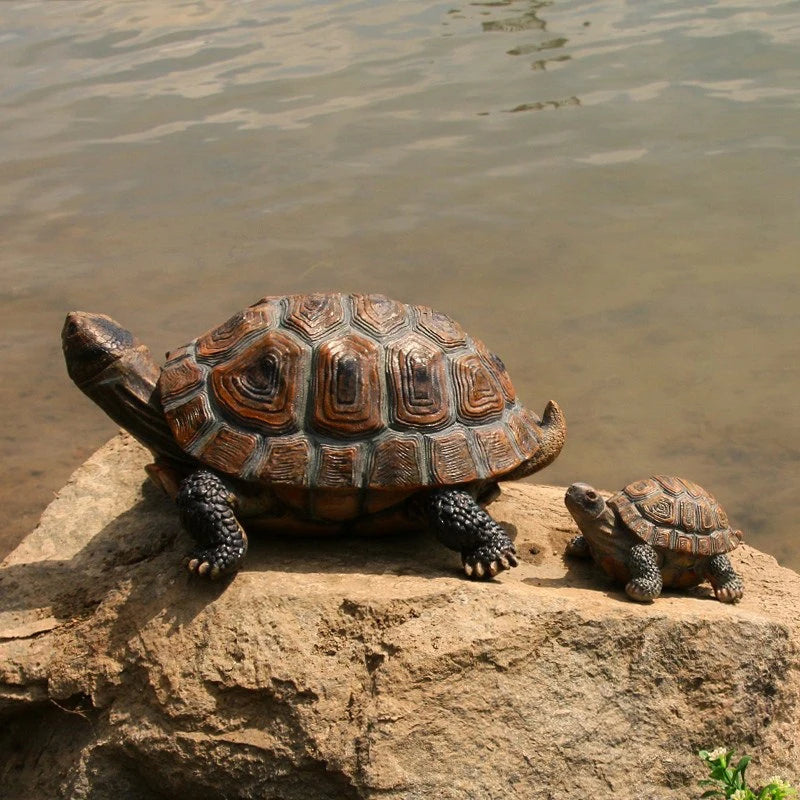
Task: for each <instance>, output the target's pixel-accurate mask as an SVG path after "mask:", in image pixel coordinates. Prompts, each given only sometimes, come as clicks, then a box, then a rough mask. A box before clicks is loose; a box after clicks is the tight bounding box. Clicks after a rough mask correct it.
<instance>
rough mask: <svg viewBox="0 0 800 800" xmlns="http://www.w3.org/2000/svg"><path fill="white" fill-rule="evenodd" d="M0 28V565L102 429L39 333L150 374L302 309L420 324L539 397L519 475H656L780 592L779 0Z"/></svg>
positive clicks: (788, 235) (794, 73) (13, 11)
mask: <svg viewBox="0 0 800 800" xmlns="http://www.w3.org/2000/svg"><path fill="white" fill-rule="evenodd" d="M2 17H3V23H4V24H3V32H2V34H0V39H1V40H2V48H1V49H0V67H1V68H2V74H3V76H4V80H3V82H2V83H0V103H2V115H0V204H1V205H2V218H1V219H2V221H1V222H0V224H2V233H3V243H4V247H3V252H2V272H1V273H0V274H2V284H1V285H0V303H2V311H3V320H4V330H3V333H4V345H5V347H4V358H3V361H2V370H3V381H2V383H0V402H2V405H3V408H4V409H5V416H6V425H5V427H4V430H3V433H2V442H3V449H2V453H3V465H4V476H3V478H4V479H3V481H2V482H0V499H2V502H3V507H4V508H5V509H6V514H5V517H4V519H5V522H6V524H5V528H4V531H3V535H2V542H3V544H4V549H8V547H10V546H11V545H12V544H13V542H14V541H16V540H17V539H18V538H19V537H20V536H21V535H22V534H23V533H24V532H25V531H26V530H27V529H29V528H30V527H31V525H32V524H34V522H35V519H36V517H37V515H38V513H39V511H40V510H41V508H42V507H43V506H44V505H45V504H46V502H47V501H48V499H49V498H50V497H51V495H52V492H53V491H54V490H56V489H57V488H58V487H59V486H60V485H61V484H62V483H63V482H64V480H65V479H66V477H67V476H68V474H69V472H70V471H71V470H72V469H73V468H74V467H75V466H77V465H78V464H79V463H80V462H81V460H82V459H83V458H84V457H85V456H86V455H88V453H89V452H90V451H91V450H93V449H94V448H95V447H96V446H98V445H99V444H100V443H101V442H102V441H103V440H104V439H105V438H107V437H108V436H109V435H111V434H112V433H113V431H114V427H113V425H112V424H111V423H110V422H108V421H107V420H106V419H105V417H104V416H103V415H102V413H101V412H99V411H98V410H95V408H94V407H93V406H92V405H91V404H90V403H89V402H88V401H87V400H85V398H83V397H82V396H81V395H80V394H79V393H78V391H77V390H76V389H75V388H74V387H72V386H71V384H70V383H69V381H68V379H67V377H66V374H65V371H64V368H63V365H62V363H61V356H60V345H59V339H58V334H59V330H60V326H61V322H62V320H63V316H64V314H65V312H66V311H67V310H70V309H73V308H80V309H87V310H98V311H105V312H106V313H110V314H112V315H113V316H115V317H117V318H118V319H119V320H120V321H121V322H122V323H124V324H126V325H128V326H130V327H132V328H133V329H134V330H135V331H136V333H137V334H138V335H139V336H140V337H141V338H142V339H143V340H144V341H146V342H148V343H149V344H150V345H151V347H152V348H153V349H154V351H155V352H163V351H164V350H166V349H168V348H171V347H174V346H176V345H178V344H180V343H182V342H184V341H186V340H187V339H189V338H191V337H193V336H194V335H196V334H198V333H199V332H201V331H203V330H205V329H206V328H208V327H210V326H212V325H214V324H216V323H218V322H220V321H222V320H223V319H225V318H227V317H228V316H229V315H230V314H231V313H232V312H234V311H236V310H237V309H238V308H240V307H242V306H244V305H246V304H248V303H251V302H253V301H254V300H255V299H257V298H258V297H261V296H263V295H264V294H268V293H269V294H272V293H281V292H296V291H307V290H314V289H321V290H340V291H377V292H384V293H386V294H389V295H391V296H395V297H397V298H399V299H402V300H404V301H408V302H421V303H426V304H429V305H433V306H434V307H437V308H441V309H442V310H444V311H447V312H449V313H451V314H452V315H453V316H455V317H456V318H457V319H458V320H459V321H461V322H462V324H463V325H464V326H465V327H466V328H467V329H468V330H470V331H471V332H474V333H475V335H477V336H480V337H481V338H483V339H484V340H485V341H487V343H489V345H490V346H491V347H492V348H493V349H494V350H496V351H497V352H499V353H501V354H502V356H503V359H504V361H505V362H506V363H507V364H508V366H509V369H510V372H511V374H512V376H513V377H514V380H515V384H516V387H517V391H518V393H519V394H520V395H521V396H522V397H523V398H525V399H526V401H527V402H528V403H529V404H530V405H531V406H532V407H534V408H535V409H537V410H541V408H542V407H543V405H544V403H545V401H546V400H547V399H548V398H550V397H554V398H556V399H557V400H558V401H559V402H560V403H561V404H562V406H563V407H564V408H565V410H566V413H567V416H568V420H569V424H570V437H569V441H568V444H567V447H566V448H565V450H564V452H563V453H562V455H561V457H560V458H559V460H558V461H557V462H556V463H555V464H554V465H553V466H552V467H550V468H549V469H548V470H547V471H546V472H545V473H543V475H542V476H539V477H540V478H541V479H543V480H546V481H548V482H553V483H567V482H570V481H572V480H574V479H583V480H587V481H590V482H592V483H595V484H600V485H604V486H606V487H609V488H616V487H618V486H621V485H622V484H623V483H625V482H626V481H628V480H631V479H634V478H637V477H641V476H642V475H644V474H647V473H649V472H651V471H655V470H658V471H663V472H674V473H678V474H684V475H686V476H688V477H691V478H693V479H694V480H697V481H698V482H700V483H702V484H703V485H705V486H707V487H708V488H710V489H711V490H712V491H714V492H715V493H716V494H717V495H718V496H719V497H720V499H721V500H722V501H723V503H724V504H725V505H726V507H727V508H728V511H729V513H730V514H731V516H732V517H734V519H735V521H737V522H738V523H739V524H740V525H741V526H742V527H744V528H745V530H746V531H747V532H748V534H749V539H750V541H752V542H753V543H755V544H756V545H757V546H759V547H761V548H763V549H766V550H769V551H771V552H773V553H775V554H776V555H777V556H778V557H779V558H780V559H781V560H782V561H783V562H784V563H787V564H790V565H793V566H794V567H795V568H798V567H800V548H798V546H797V544H796V542H795V537H796V536H797V535H798V526H797V522H796V514H795V513H794V509H793V504H792V503H791V502H790V498H791V497H792V496H793V490H794V487H795V486H797V484H798V462H800V422H798V420H799V419H800V415H798V413H797V412H798V401H797V399H796V398H797V397H798V391H799V390H800V375H799V374H798V366H797V365H798V342H800V311H799V309H798V300H797V297H798V289H800V272H799V271H798V269H797V249H796V226H797V219H798V211H800V207H799V206H800V204H799V203H798V192H797V186H798V183H799V182H798V178H799V177H800V174H799V173H800V156H799V153H798V150H799V146H798V142H799V141H800V136H798V134H799V133H800V131H798V122H797V120H798V118H799V117H798V104H799V96H800V69H799V68H798V62H797V56H796V54H797V48H798V44H800V5H798V3H796V2H778V1H777V0H774V1H772V2H770V1H769V0H765V1H764V2H758V3H756V2H754V1H753V0H725V2H721V0H720V2H716V3H714V2H712V3H703V4H698V3H690V2H670V3H666V2H656V3H647V4H634V3H625V2H622V0H607V1H606V2H602V1H601V2H596V1H594V2H588V0H587V1H585V2H579V1H577V0H576V1H575V2H554V3H552V4H545V3H538V2H537V3H531V2H523V1H521V0H500V1H499V2H485V3H459V2H456V3H455V4H454V3H452V2H447V3H437V2H433V3H431V2H422V1H421V0H420V1H419V2H417V0H404V2H402V3H398V2H388V0H372V1H371V2H369V3H366V2H363V1H362V2H355V1H350V2H348V1H346V0H329V1H328V2H302V3H301V2H277V3H269V4H261V3H255V2H230V3H204V2H185V3H168V4H165V3H160V2H156V0H134V1H132V2H128V3H124V4H123V3H119V4H109V3H104V2H99V0H98V1H95V0H85V1H81V2H73V3H69V4H64V3H48V2H44V0H37V1H35V2H6V3H3V4H2ZM523 111H525V112H536V113H518V112H523ZM509 112H515V113H509ZM540 112H541V113H540Z"/></svg>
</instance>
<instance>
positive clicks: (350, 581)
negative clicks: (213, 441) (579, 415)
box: [0, 435, 800, 800]
mask: <svg viewBox="0 0 800 800" xmlns="http://www.w3.org/2000/svg"><path fill="white" fill-rule="evenodd" d="M147 460H148V457H147V453H146V452H145V451H144V450H143V449H142V448H140V447H139V445H137V444H136V443H135V442H134V441H133V440H132V439H130V438H128V437H126V436H122V435H121V436H119V437H117V438H115V439H114V440H112V441H111V442H109V443H108V444H107V445H106V446H105V447H103V448H102V449H101V450H99V451H98V452H97V453H96V454H95V455H94V456H92V457H91V458H90V459H89V460H88V461H87V462H86V463H85V464H84V465H83V466H82V467H81V468H80V469H79V470H78V471H77V472H76V473H75V474H74V475H73V477H72V478H71V480H70V481H69V483H68V484H67V485H66V486H65V487H64V488H63V489H62V491H61V492H60V493H59V495H58V497H57V498H56V499H55V500H54V501H53V502H52V503H51V505H50V506H49V508H48V509H47V510H46V511H45V513H44V515H43V516H42V520H41V523H40V524H39V526H38V527H37V528H36V530H35V531H33V532H32V533H31V534H30V535H29V536H28V537H27V539H25V541H24V542H23V543H22V544H21V545H20V547H19V548H18V549H17V550H16V551H15V552H14V553H12V554H11V556H9V558H8V559H7V560H6V561H5V562H4V563H3V569H2V571H0V715H1V716H2V725H1V726H0V748H1V749H2V752H3V754H4V759H3V760H4V762H5V766H4V768H3V769H4V772H3V777H2V780H3V787H4V792H3V796H4V797H5V798H6V799H7V800H16V799H19V800H22V798H30V797H48V798H50V797H53V798H56V797H62V798H96V799H101V798H102V799H105V798H109V799H112V798H113V800H133V799H134V798H160V797H163V798H191V800H195V799H196V798H198V797H202V798H239V797H244V798H256V797H257V798H286V799H287V800H289V799H293V798H313V799H314V800H319V798H337V799H338V798H377V797H381V798H392V799H394V798H396V799H397V800H400V798H403V799H406V798H429V797H430V798H434V797H435V798H466V797H469V798H503V800H506V798H526V800H527V799H528V798H532V797H549V798H576V797H612V796H613V797H620V798H627V797H630V798H634V797H636V798H639V797H642V798H645V797H646V798H656V799H658V798H675V800H677V799H678V798H680V799H681V800H685V798H686V797H687V796H693V795H694V792H695V787H696V780H697V779H698V778H699V777H703V775H702V772H703V769H702V765H701V764H700V762H699V760H698V759H697V757H696V755H695V753H696V751H697V750H698V749H700V748H702V747H714V746H718V745H722V744H725V745H728V746H730V747H735V748H737V750H738V751H739V752H745V751H746V752H750V753H752V754H753V755H754V756H755V761H754V765H753V771H754V773H755V775H754V778H755V779H757V778H758V777H759V769H760V770H761V771H762V772H763V773H764V775H766V774H767V773H776V772H777V773H781V772H782V773H784V775H786V776H787V777H792V778H795V779H796V777H797V774H796V770H797V767H796V765H797V764H798V763H800V734H798V731H799V730H800V650H799V649H798V644H799V643H800V620H799V619H798V608H800V576H798V575H797V574H795V573H794V572H791V571H790V570H787V569H782V568H781V567H779V566H778V565H777V563H776V562H775V560H774V559H773V558H771V557H770V556H767V555H764V554H763V553H759V552H758V551H756V550H754V549H752V548H750V547H747V546H744V547H741V548H739V549H738V550H736V551H735V552H734V553H733V554H732V561H733V563H734V565H735V567H736V568H737V570H738V571H739V572H740V574H741V575H742V577H743V579H744V581H745V586H746V593H745V598H744V600H743V601H742V602H741V603H740V604H738V605H736V606H727V605H723V604H722V603H719V602H717V601H716V600H714V599H713V596H712V594H711V590H710V587H700V588H699V589H697V590H695V591H694V592H692V593H690V594H684V593H682V594H678V593H670V592H667V593H665V595H664V596H663V597H661V598H660V599H659V600H658V601H657V602H656V603H654V604H653V605H651V606H641V605H637V604H634V603H631V602H629V601H628V600H627V599H626V598H625V594H624V592H623V591H622V588H621V587H619V586H615V585H613V584H611V583H609V582H608V581H607V579H606V578H604V577H603V576H602V575H601V574H600V572H599V570H597V569H596V568H595V567H593V566H592V565H591V564H587V563H581V562H575V563H573V562H571V561H565V560H564V558H563V556H562V554H563V551H564V546H565V544H566V542H567V541H568V540H569V538H570V537H571V536H572V535H573V534H574V532H575V530H574V527H573V523H572V521H571V519H570V517H569V515H568V513H567V511H566V509H565V508H564V505H563V495H564V490H563V489H560V488H556V487H547V486H534V485H530V484H521V483H518V484H506V485H504V492H503V497H502V498H501V499H500V500H499V501H498V502H497V503H496V504H495V505H493V507H492V508H493V515H494V516H495V517H496V518H497V519H499V520H502V521H504V522H505V523H506V524H508V525H509V526H511V530H512V531H514V530H515V535H516V545H517V550H518V552H519V554H520V556H521V558H522V563H521V564H520V566H519V567H518V568H517V569H514V570H512V571H510V572H508V573H503V574H501V575H500V576H499V577H498V578H497V579H495V580H494V581H489V582H485V583H484V582H480V583H478V582H475V583H473V582H470V581H468V580H465V579H464V578H463V577H462V576H461V575H460V574H459V572H460V564H459V561H458V556H457V555H456V554H454V553H452V552H450V551H449V550H446V549H445V548H444V547H442V546H441V545H439V544H438V543H437V542H436V541H435V539H434V538H433V536H431V535H428V534H426V533H424V532H411V533H409V534H408V535H400V536H398V535H393V536H387V537H383V538H370V539H366V538H357V537H339V538H325V539H320V538H269V539H267V538H256V537H254V538H253V539H252V540H251V547H250V552H249V554H248V557H247V561H246V563H245V568H244V570H243V571H241V572H240V573H238V574H237V575H236V576H235V577H234V578H233V579H232V580H230V581H228V582H220V583H217V584H210V585H207V584H206V583H204V582H201V581H197V580H195V579H192V578H191V577H190V576H189V575H188V574H186V573H185V572H184V569H183V567H182V565H181V561H182V558H183V555H184V554H185V553H186V552H187V551H188V549H189V547H190V542H189V539H188V537H187V536H186V535H185V534H184V533H183V532H182V531H181V530H180V528H179V525H178V518H177V514H176V512H175V509H174V508H173V507H172V504H171V503H170V502H169V501H168V500H167V499H166V498H165V497H162V496H161V495H160V494H159V493H158V492H157V490H156V489H155V488H152V487H151V486H150V484H149V483H146V482H144V473H143V470H142V467H143V465H144V464H145V463H146V462H147Z"/></svg>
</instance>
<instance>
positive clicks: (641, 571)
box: [625, 542, 662, 603]
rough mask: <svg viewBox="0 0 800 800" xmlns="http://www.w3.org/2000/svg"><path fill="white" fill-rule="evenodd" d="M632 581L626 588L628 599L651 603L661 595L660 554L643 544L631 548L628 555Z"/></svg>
mask: <svg viewBox="0 0 800 800" xmlns="http://www.w3.org/2000/svg"><path fill="white" fill-rule="evenodd" d="M628 568H629V569H630V573H631V579H630V580H629V581H628V583H627V585H626V586H625V591H626V592H627V593H628V597H630V598H631V599H632V600H637V601H638V602H640V603H650V602H652V601H653V600H654V599H655V598H656V597H658V596H659V595H660V594H661V588H662V579H661V569H660V567H659V563H658V553H657V552H656V551H655V549H654V548H652V547H651V546H650V545H649V544H645V543H644V542H642V543H641V544H635V545H633V547H631V549H630V552H629V553H628Z"/></svg>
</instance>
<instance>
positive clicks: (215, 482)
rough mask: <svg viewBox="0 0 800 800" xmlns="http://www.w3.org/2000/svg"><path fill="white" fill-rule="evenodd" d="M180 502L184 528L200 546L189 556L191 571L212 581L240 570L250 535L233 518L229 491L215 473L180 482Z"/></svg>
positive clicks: (232, 504)
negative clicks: (224, 574)
mask: <svg viewBox="0 0 800 800" xmlns="http://www.w3.org/2000/svg"><path fill="white" fill-rule="evenodd" d="M177 502H178V510H179V512H180V516H181V523H182V524H183V527H184V528H186V530H187V531H188V532H189V534H190V535H191V537H192V538H193V539H194V540H195V541H196V542H197V544H198V545H199V547H198V548H197V549H196V550H194V551H193V552H192V555H191V556H190V557H189V562H188V564H187V566H188V568H189V572H196V573H197V574H198V575H205V576H207V577H209V578H212V579H213V578H216V577H218V576H219V575H222V574H223V573H226V572H234V571H235V570H237V569H238V568H239V566H240V565H241V563H242V559H243V558H244V556H245V553H246V552H247V535H246V534H245V532H244V529H243V528H242V526H241V525H240V524H239V521H238V520H237V519H236V517H235V516H234V513H233V508H234V505H235V503H236V497H235V496H234V495H233V493H232V492H231V491H230V489H228V487H227V486H225V484H224V483H223V482H222V481H221V480H220V479H219V478H218V477H217V476H216V475H214V473H213V472H207V471H205V470H200V471H198V472H193V473H192V474H191V475H190V476H189V477H188V478H186V479H185V480H184V481H183V482H182V483H181V486H180V490H179V491H178V498H177Z"/></svg>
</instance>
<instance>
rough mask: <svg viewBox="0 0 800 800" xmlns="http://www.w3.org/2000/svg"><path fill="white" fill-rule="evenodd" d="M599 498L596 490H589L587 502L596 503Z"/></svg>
mask: <svg viewBox="0 0 800 800" xmlns="http://www.w3.org/2000/svg"><path fill="white" fill-rule="evenodd" d="M597 498H598V494H597V492H596V491H595V490H594V489H589V491H588V492H586V499H587V500H590V501H591V502H594V501H595V500H597Z"/></svg>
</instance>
